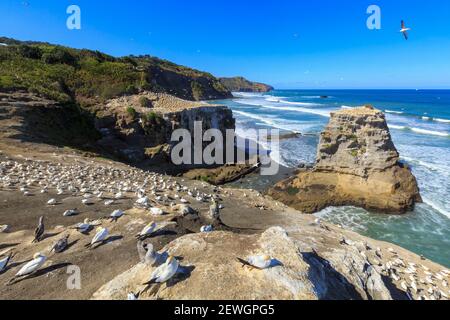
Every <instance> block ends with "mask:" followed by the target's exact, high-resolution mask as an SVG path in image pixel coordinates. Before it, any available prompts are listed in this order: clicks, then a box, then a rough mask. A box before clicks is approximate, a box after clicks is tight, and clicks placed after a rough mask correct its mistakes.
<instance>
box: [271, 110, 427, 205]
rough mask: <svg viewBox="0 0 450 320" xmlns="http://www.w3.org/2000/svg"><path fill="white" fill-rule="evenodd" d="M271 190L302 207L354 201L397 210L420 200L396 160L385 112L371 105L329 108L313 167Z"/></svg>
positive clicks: (408, 175)
mask: <svg viewBox="0 0 450 320" xmlns="http://www.w3.org/2000/svg"><path fill="white" fill-rule="evenodd" d="M269 194H270V195H271V196H272V197H273V198H275V199H277V200H280V201H282V202H284V203H286V204H287V205H290V206H292V207H294V208H296V209H298V210H300V211H302V212H304V213H314V212H317V211H319V210H322V209H324V208H326V207H328V206H344V205H354V206H358V207H363V208H365V209H368V210H373V211H380V212H386V213H393V214H398V213H405V212H407V211H409V210H411V209H413V207H414V205H415V203H416V202H421V201H422V199H421V196H420V193H419V188H418V186H417V181H416V179H415V177H414V176H413V174H412V173H411V171H410V169H409V168H408V167H407V166H406V165H404V164H402V163H401V162H400V161H399V153H398V152H397V149H396V148H395V146H394V144H393V142H392V139H391V135H390V132H389V128H388V126H387V123H386V119H385V116H384V114H383V113H382V112H381V111H379V110H376V109H374V108H372V107H362V108H355V109H345V110H341V111H339V112H336V113H332V114H331V119H330V122H329V123H328V125H327V127H326V128H325V130H324V132H323V133H322V134H321V137H320V143H319V147H318V153H317V162H316V165H315V166H314V168H313V169H311V170H301V171H300V172H298V174H297V175H296V176H294V177H292V178H290V179H288V180H285V181H282V182H280V183H279V184H277V185H276V186H275V187H274V188H272V189H271V190H270V191H269Z"/></svg>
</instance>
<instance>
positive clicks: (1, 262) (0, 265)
mask: <svg viewBox="0 0 450 320" xmlns="http://www.w3.org/2000/svg"><path fill="white" fill-rule="evenodd" d="M13 257H14V253H12V252H10V253H9V254H8V255H7V256H6V257H4V258H1V259H0V272H3V271H5V270H6V268H7V267H8V263H9V262H10V261H11V259H12V258H13Z"/></svg>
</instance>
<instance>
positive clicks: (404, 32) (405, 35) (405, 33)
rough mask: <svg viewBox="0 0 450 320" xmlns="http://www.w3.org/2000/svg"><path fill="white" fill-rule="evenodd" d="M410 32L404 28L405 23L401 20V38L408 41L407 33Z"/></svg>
mask: <svg viewBox="0 0 450 320" xmlns="http://www.w3.org/2000/svg"><path fill="white" fill-rule="evenodd" d="M409 30H411V29H410V28H406V26H405V21H403V20H402V29H401V30H400V32H401V33H403V36H404V37H405V39H406V40H408V31H409Z"/></svg>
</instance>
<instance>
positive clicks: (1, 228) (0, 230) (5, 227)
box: [0, 224, 9, 233]
mask: <svg viewBox="0 0 450 320" xmlns="http://www.w3.org/2000/svg"><path fill="white" fill-rule="evenodd" d="M8 230H9V225H7V224H4V225H1V226H0V233H3V232H7V231H8Z"/></svg>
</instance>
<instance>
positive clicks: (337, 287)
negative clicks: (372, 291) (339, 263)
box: [301, 252, 364, 300]
mask: <svg viewBox="0 0 450 320" xmlns="http://www.w3.org/2000/svg"><path fill="white" fill-rule="evenodd" d="M301 255H302V257H303V260H304V261H305V262H306V263H308V264H309V266H310V268H309V271H308V278H309V279H310V281H311V283H312V284H313V285H314V290H315V291H316V294H317V296H318V297H319V299H320V300H363V299H364V298H363V297H362V296H361V294H360V293H359V292H358V291H357V290H356V288H355V286H354V285H352V284H351V283H350V282H349V281H348V280H347V279H346V278H345V277H344V276H343V275H342V274H341V273H339V272H338V271H336V269H334V268H333V266H331V264H330V263H329V262H328V261H327V260H325V259H323V258H322V257H320V256H319V255H318V254H317V253H315V252H303V253H301Z"/></svg>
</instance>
